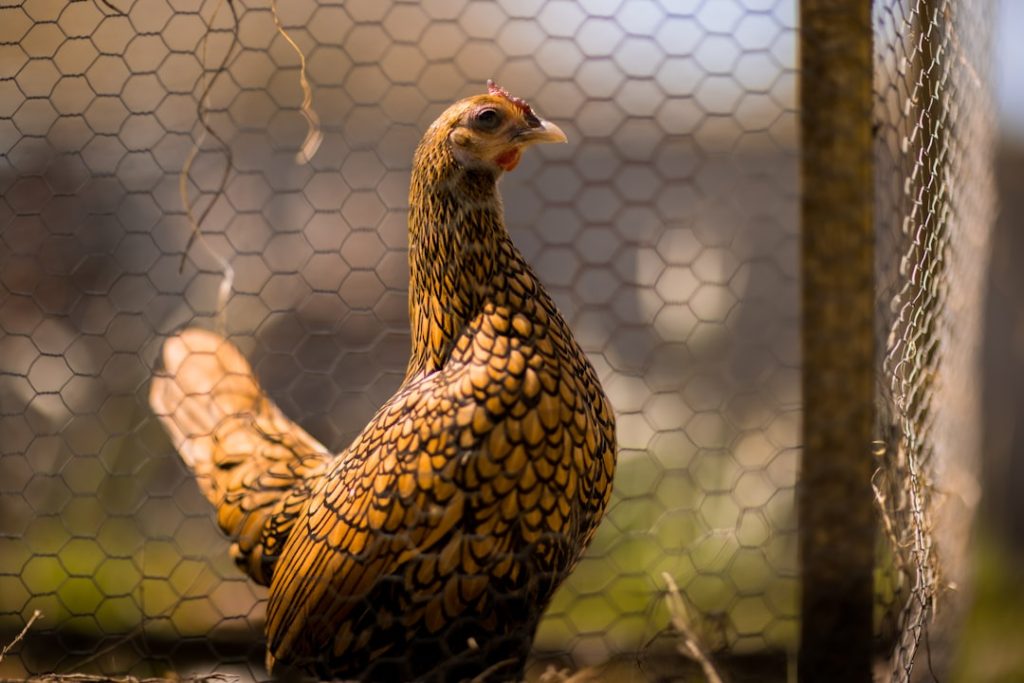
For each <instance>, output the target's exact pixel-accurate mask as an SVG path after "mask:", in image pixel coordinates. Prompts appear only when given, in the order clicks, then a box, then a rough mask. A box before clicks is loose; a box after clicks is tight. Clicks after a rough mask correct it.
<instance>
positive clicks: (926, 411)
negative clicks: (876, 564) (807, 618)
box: [875, 0, 996, 681]
mask: <svg viewBox="0 0 1024 683" xmlns="http://www.w3.org/2000/svg"><path fill="white" fill-rule="evenodd" d="M993 11H994V3H984V4H980V5H979V4H973V3H965V2H959V1H957V0H884V1H882V2H878V3H876V6H875V19H876V29H875V52H876V75H875V94H876V107H875V117H876V126H877V135H876V141H875V143H876V212H877V221H878V223H877V230H878V233H877V234H878V244H879V248H878V252H877V260H876V263H877V268H878V284H877V287H878V298H877V302H878V312H877V320H878V326H877V328H878V330H879V335H880V336H879V342H878V347H879V353H880V356H881V357H880V359H879V361H880V368H879V373H880V374H879V382H878V389H879V391H880V400H879V413H880V424H881V435H880V441H879V444H878V445H879V452H878V455H879V457H880V463H881V466H880V468H879V471H878V473H877V475H876V478H875V485H876V493H877V496H878V500H879V502H880V508H881V510H882V511H883V515H882V517H883V530H884V533H883V548H882V552H881V557H882V565H883V567H886V575H885V578H884V579H883V580H882V581H881V582H880V597H881V603H882V606H883V610H882V612H883V618H882V622H881V632H882V635H883V637H884V638H886V639H887V640H888V639H890V638H891V639H893V640H894V642H895V645H896V646H895V651H894V654H893V660H892V679H893V680H894V681H907V680H918V679H920V678H921V677H922V676H928V675H930V674H931V673H932V672H931V671H929V669H932V668H934V669H938V670H939V671H942V670H943V669H944V668H945V667H947V666H948V664H949V659H950V657H951V656H952V654H953V651H954V648H953V647H952V645H953V644H955V642H956V628H957V624H958V621H959V619H960V617H962V612H963V607H964V605H963V599H962V597H963V591H961V590H959V589H958V586H963V585H965V584H966V581H967V579H968V575H967V570H968V566H967V562H966V557H967V555H966V551H967V540H968V532H969V528H970V524H971V520H972V517H973V512H974V509H975V507H976V505H977V502H978V498H979V483H978V478H977V468H978V464H979V462H978V460H979V455H980V432H979V430H980V425H981V418H980V413H979V411H980V399H979V395H978V391H979V389H978V388H979V382H978V381H977V380H976V379H975V378H976V377H977V376H978V372H979V370H978V368H979V365H980V363H979V352H978V349H979V347H980V334H981V332H980V331H981V321H980V318H979V316H980V315H981V310H982V305H981V301H982V297H983V292H984V290H983V276H984V270H985V265H986V263H987V259H988V248H989V230H990V226H991V225H992V221H993V216H994V206H995V199H994V197H995V191H994V186H993V179H992V171H991V165H992V164H991V162H992V156H993V145H994V141H993V131H994V130H995V129H996V126H995V123H994V121H993V118H992V117H993V114H992V112H993V105H992V100H991V91H990V87H991V86H990V83H991V77H990V72H989V70H990V54H991V44H990V40H991V23H992V19H993ZM922 647H927V648H928V650H929V652H928V657H927V659H926V661H925V662H924V664H927V666H925V665H922V664H921V663H920V660H921V659H924V658H922V657H918V656H917V654H918V650H919V649H920V648H922ZM915 659H916V660H918V661H919V665H918V669H917V670H916V671H915V669H914V664H915Z"/></svg>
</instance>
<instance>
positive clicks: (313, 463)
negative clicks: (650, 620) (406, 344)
mask: <svg viewBox="0 0 1024 683" xmlns="http://www.w3.org/2000/svg"><path fill="white" fill-rule="evenodd" d="M480 106H487V107H504V108H505V109H506V111H507V115H508V116H509V117H514V116H518V117H519V118H518V120H519V121H523V116H522V111H521V107H520V105H518V104H516V102H515V101H512V100H511V99H510V98H509V97H508V96H507V94H504V93H498V94H494V93H493V92H492V93H490V94H488V95H483V96H478V97H476V98H470V99H468V100H464V101H462V102H459V103H456V105H453V107H451V108H450V109H449V110H448V111H447V112H446V113H445V114H444V115H442V116H441V118H439V119H438V120H437V121H436V122H435V123H434V125H433V126H431V128H430V129H429V130H428V131H427V133H426V134H425V135H424V138H423V141H422V142H421V144H420V146H419V147H418V149H417V151H416V155H415V158H414V170H413V177H412V182H411V187H410V215H409V242H410V252H409V263H410V293H409V310H410V319H411V326H412V350H411V354H410V359H409V364H408V368H407V372H406V377H405V380H404V381H403V383H402V385H401V387H400V388H399V389H398V391H397V392H396V393H395V395H394V396H393V397H392V398H391V399H390V400H388V401H387V402H386V403H385V404H384V405H383V406H382V407H381V408H380V410H379V411H378V412H377V414H376V415H375V416H374V417H373V418H372V419H371V421H370V423H369V424H368V425H367V426H366V427H365V428H364V430H363V431H362V432H361V433H360V435H359V436H358V437H356V439H355V440H354V441H353V443H352V444H351V445H349V447H348V448H347V449H345V451H343V452H342V453H341V454H339V455H338V456H336V457H330V456H327V455H326V449H324V448H323V447H322V446H321V445H320V444H318V443H317V442H316V441H315V440H313V439H312V437H310V436H309V435H308V434H306V433H305V432H303V431H302V430H301V429H300V428H298V426H296V425H294V423H291V422H289V421H287V419H286V418H284V416H283V415H281V413H280V411H279V410H277V408H276V407H275V406H274V405H273V404H272V403H271V402H270V401H269V399H267V398H266V396H264V395H263V394H262V392H261V391H260V389H259V385H258V383H257V382H256V380H255V379H254V378H253V376H252V373H251V369H250V368H249V366H248V364H247V363H246V362H245V360H244V359H243V358H242V357H241V355H240V354H239V353H238V352H237V350H235V349H234V348H233V347H231V346H230V345H229V344H228V343H227V342H224V341H223V340H220V339H219V338H217V337H216V336H215V335H212V334H210V333H207V332H200V331H197V330H189V331H186V332H184V333H182V335H180V336H179V337H176V338H174V339H172V340H170V341H168V343H167V345H166V346H165V351H164V356H165V364H166V366H167V367H166V370H167V373H166V374H167V376H166V377H158V378H156V379H155V380H154V384H153V394H152V395H153V405H154V408H155V409H156V411H157V413H158V414H159V415H161V417H162V419H163V421H164V423H165V425H167V428H168V431H169V432H170V433H171V435H172V438H173V439H174V441H175V445H176V446H177V447H178V449H179V451H180V452H181V454H182V458H183V459H184V460H185V462H186V463H187V464H188V465H189V466H190V467H191V468H192V469H193V471H194V472H195V473H196V476H197V478H198V479H199V480H200V485H201V487H202V488H203V490H204V492H205V493H206V495H207V497H208V498H209V499H210V500H211V502H213V504H214V505H215V506H216V507H217V508H218V519H219V520H220V523H221V526H222V528H223V529H224V530H225V532H227V533H228V534H229V535H231V536H232V538H233V539H235V543H236V545H237V547H238V551H237V552H238V556H239V559H240V564H241V565H242V566H243V568H245V569H246V571H248V572H249V573H250V575H252V576H253V578H255V579H256V580H257V581H261V582H266V581H267V580H268V579H269V581H270V603H269V606H268V612H267V639H268V655H267V661H268V668H273V667H274V666H275V665H277V664H278V663H287V664H289V665H298V666H300V667H303V668H306V669H310V670H313V671H315V672H316V673H318V674H319V675H321V676H329V677H347V678H359V679H361V680H375V681H377V680H379V681H385V680H412V679H416V680H438V681H442V680H445V681H446V680H453V681H454V680H463V679H465V678H473V677H474V676H481V675H483V678H481V679H480V680H512V679H514V678H516V677H517V676H519V675H520V674H521V672H522V667H523V665H524V662H525V657H526V654H527V652H528V650H529V646H530V643H531V642H532V638H533V634H534V631H535V629H536V626H537V623H538V621H539V618H540V615H541V613H542V611H543V609H544V608H545V607H546V605H547V604H548V602H549V601H550V599H551V596H552V594H553V592H554V590H555V588H557V586H558V585H559V583H561V581H562V580H563V579H564V578H565V576H566V575H567V574H568V572H569V571H570V570H571V568H572V567H573V566H574V564H575V563H576V562H577V560H578V559H579V557H580V555H581V554H582V551H583V549H584V548H585V547H586V546H587V544H588V543H589V541H590V539H591V538H592V536H593V534H594V532H595V530H596V528H597V525H598V522H599V521H600V519H601V517H602V515H603V512H604V510H605V508H606V506H607V504H608V501H609V498H610V495H611V482H612V476H613V472H614V467H615V427H614V417H613V415H612V412H611V409H610V407H609V405H608V402H607V400H606V398H605V395H604V392H603V391H602V389H601V386H600V383H599V381H598V378H597V376H596V373H595V372H594V369H593V367H592V366H591V364H590V363H589V361H588V360H587V358H586V356H585V355H584V353H583V352H582V350H581V349H580V347H579V346H578V344H577V343H576V341H575V339H574V338H573V335H572V333H571V332H570V330H569V328H568V326H567V324H566V323H565V321H564V319H563V318H562V316H561V314H560V313H559V312H558V310H557V308H556V306H555V305H554V303H553V302H552V300H551V298H550V296H549V295H548V294H547V292H546V291H545V290H544V288H543V287H542V286H541V285H540V283H539V281H538V280H537V278H536V276H535V275H534V274H533V272H532V270H531V269H530V267H529V266H528V265H527V264H526V262H525V260H524V259H523V257H522V255H521V254H520V253H519V251H518V250H517V249H516V248H515V246H514V245H513V244H512V242H511V240H510V238H509V235H508V232H507V231H506V229H505V225H504V220H503V209H502V206H501V200H500V198H499V194H498V191H497V180H498V177H499V176H500V171H496V170H495V169H494V168H493V167H490V166H486V165H484V166H479V167H478V166H473V165H468V166H467V165H466V164H464V163H460V161H459V159H458V158H457V156H456V154H455V153H453V150H452V143H451V142H450V138H451V137H452V136H453V135H454V134H455V133H456V131H457V129H459V126H461V125H464V123H465V121H466V120H467V116H469V115H470V114H469V113H468V112H471V111H475V110H476V109H478V108H479V107H480ZM531 114H532V110H531ZM525 125H527V126H529V127H531V128H534V129H535V128H536V127H537V125H540V124H535V123H534V122H531V121H527V122H526V124H525ZM563 139H564V138H563ZM261 543H269V544H270V545H269V547H261V546H260V544H261Z"/></svg>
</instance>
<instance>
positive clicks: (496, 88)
mask: <svg viewBox="0 0 1024 683" xmlns="http://www.w3.org/2000/svg"><path fill="white" fill-rule="evenodd" d="M487 92H488V93H489V94H491V95H500V96H501V97H504V98H505V99H506V100H508V101H509V102H511V103H512V104H513V105H515V107H516V109H518V110H519V111H520V113H522V115H523V117H524V118H525V119H526V122H527V123H529V124H530V125H531V126H539V125H540V119H538V118H537V115H536V114H534V113H533V108H532V107H531V106H530V105H529V104H527V102H526V100H524V99H523V98H521V97H516V96H514V95H512V94H511V93H509V91H508V90H505V89H504V88H502V87H501V86H500V85H498V84H497V83H495V82H494V81H492V80H491V79H489V78H488V79H487Z"/></svg>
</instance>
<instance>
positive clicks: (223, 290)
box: [178, 0, 238, 331]
mask: <svg viewBox="0 0 1024 683" xmlns="http://www.w3.org/2000/svg"><path fill="white" fill-rule="evenodd" d="M224 2H225V0H217V6H216V8H215V9H214V11H213V16H211V17H210V26H213V24H214V22H216V20H217V17H218V15H219V14H220V11H221V9H222V8H223V7H224ZM227 5H228V8H229V9H230V10H231V16H232V20H233V26H232V30H231V44H230V45H228V49H227V51H226V52H225V53H224V59H223V60H221V63H220V64H219V65H218V66H217V68H216V70H215V72H214V75H213V77H212V78H211V79H210V80H209V81H207V80H206V51H207V46H208V45H209V33H207V34H206V35H204V36H203V39H202V56H201V63H202V75H201V78H202V83H203V88H202V92H201V94H200V96H199V102H198V104H197V106H196V114H197V117H198V119H199V123H200V125H201V126H202V128H201V130H200V131H199V135H198V137H197V138H196V140H195V141H194V142H193V143H192V148H191V149H190V150H189V153H188V156H187V157H186V158H185V163H184V164H183V165H182V167H181V173H180V174H179V175H178V193H179V195H180V196H181V203H182V205H183V206H184V207H185V216H186V218H187V219H188V223H189V227H190V228H191V230H190V233H189V238H188V242H187V243H186V244H185V249H184V251H183V252H182V254H181V263H179V265H178V273H182V272H184V270H185V260H186V259H187V258H188V254H189V252H190V251H191V249H192V245H193V244H194V243H195V241H196V240H197V239H198V238H200V237H201V236H202V233H201V226H202V224H203V221H205V220H206V217H207V215H209V213H210V211H211V209H213V205H214V203H215V202H214V201H213V200H211V201H210V203H209V204H207V206H206V208H205V209H203V212H202V213H201V214H200V215H199V217H198V218H196V216H195V213H194V212H193V210H192V201H191V200H190V198H189V193H188V179H189V173H190V172H191V170H192V164H193V163H194V162H195V160H196V157H198V156H199V153H200V151H201V149H202V145H203V143H204V142H205V141H206V138H207V136H210V137H211V138H213V139H214V140H216V141H217V143H218V144H219V145H220V147H221V150H222V153H223V154H224V169H223V171H222V172H221V177H220V182H219V183H218V184H217V190H216V192H215V193H214V195H215V196H216V195H219V194H220V193H221V192H223V191H224V188H225V186H226V185H227V180H228V174H229V173H230V171H231V167H232V158H231V148H230V147H229V146H228V144H227V143H226V142H225V141H224V140H223V139H222V138H221V137H220V136H219V135H218V134H217V132H216V131H215V130H213V128H212V127H211V126H210V123H209V120H208V112H209V103H210V91H211V90H212V89H213V86H214V84H215V83H216V82H217V79H218V77H220V75H221V74H222V73H224V71H225V69H226V67H227V64H228V62H229V60H230V59H231V57H232V55H233V53H234V51H235V48H236V47H238V11H237V9H236V8H235V5H234V2H233V1H232V0H227ZM210 253H211V255H212V256H213V258H214V259H215V260H216V261H217V264H218V265H219V266H220V268H221V273H222V277H221V282H220V286H219V287H218V291H217V320H218V327H219V328H221V331H223V328H224V314H225V311H226V309H227V301H228V297H230V295H231V289H232V286H233V284H234V280H235V271H234V268H232V267H231V264H230V263H228V261H227V259H225V258H224V257H223V256H221V255H220V254H218V253H217V252H216V251H214V250H212V249H211V250H210Z"/></svg>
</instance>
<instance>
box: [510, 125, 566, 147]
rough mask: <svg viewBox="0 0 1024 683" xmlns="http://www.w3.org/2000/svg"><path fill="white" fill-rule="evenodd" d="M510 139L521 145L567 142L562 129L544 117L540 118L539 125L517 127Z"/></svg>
mask: <svg viewBox="0 0 1024 683" xmlns="http://www.w3.org/2000/svg"><path fill="white" fill-rule="evenodd" d="M512 141H513V142H515V143H517V144H522V145H532V144H534V143H537V142H568V141H569V138H567V137H566V136H565V133H563V132H562V129H561V128H559V127H558V126H556V125H555V124H553V123H551V122H550V121H546V120H544V119H540V125H539V126H530V127H529V128H521V129H519V130H518V131H517V132H516V133H515V134H514V135H513V136H512Z"/></svg>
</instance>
